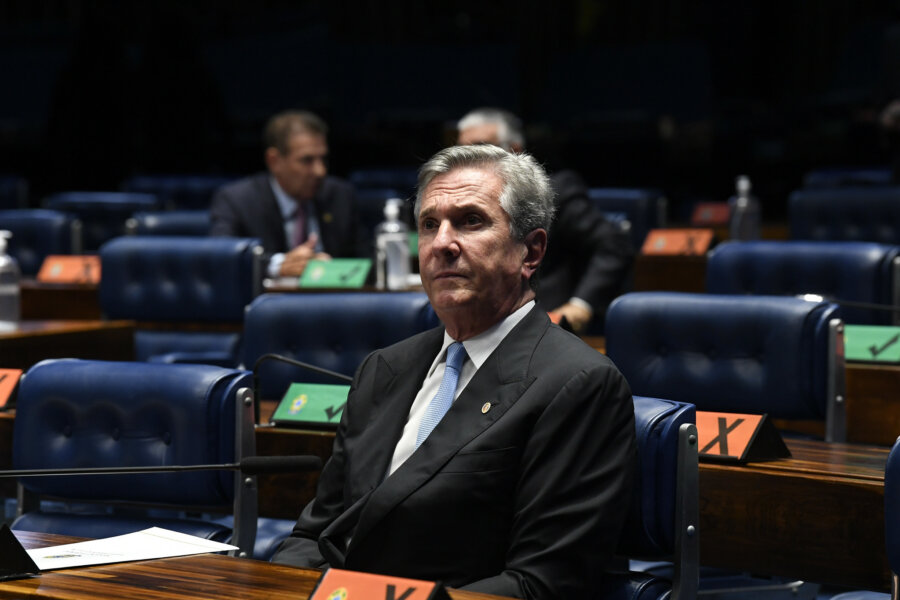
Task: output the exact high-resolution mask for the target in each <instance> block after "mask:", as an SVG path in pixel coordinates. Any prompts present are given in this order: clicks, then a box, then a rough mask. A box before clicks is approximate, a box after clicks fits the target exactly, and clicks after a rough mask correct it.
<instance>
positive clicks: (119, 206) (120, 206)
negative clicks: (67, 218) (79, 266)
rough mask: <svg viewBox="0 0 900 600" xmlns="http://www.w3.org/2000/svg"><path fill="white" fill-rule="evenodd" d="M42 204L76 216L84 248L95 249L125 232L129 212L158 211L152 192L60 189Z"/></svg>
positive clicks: (158, 206) (89, 250) (157, 202)
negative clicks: (70, 190) (80, 225)
mask: <svg viewBox="0 0 900 600" xmlns="http://www.w3.org/2000/svg"><path fill="white" fill-rule="evenodd" d="M44 206H45V207H46V208H50V209H53V210H61V211H64V212H70V213H73V214H75V215H77V216H78V218H79V219H80V220H81V224H82V241H83V246H84V250H85V251H87V252H96V251H97V250H98V249H99V248H100V246H102V245H103V243H104V242H107V241H109V240H111V239H112V238H114V237H117V236H120V235H125V233H126V227H125V223H126V221H127V220H128V218H129V217H131V215H132V214H134V213H135V212H138V211H142V210H158V209H159V208H160V203H159V200H158V199H157V198H156V196H154V195H152V194H139V193H132V192H62V193H59V194H54V195H52V196H50V197H48V198H47V199H46V200H45V201H44Z"/></svg>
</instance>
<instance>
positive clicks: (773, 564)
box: [700, 439, 890, 590]
mask: <svg viewBox="0 0 900 600" xmlns="http://www.w3.org/2000/svg"><path fill="white" fill-rule="evenodd" d="M785 441H786V442H787V445H788V447H789V448H790V450H791V453H792V455H793V456H792V458H790V459H780V460H775V461H771V462H764V463H755V464H750V465H743V466H739V465H723V464H715V463H705V462H704V463H701V465H700V561H701V563H702V564H704V565H709V566H714V567H727V568H740V569H744V570H748V571H751V572H755V573H765V574H772V575H784V576H787V577H797V578H800V579H805V580H808V581H817V582H822V583H832V584H835V585H846V586H851V587H860V588H867V589H882V590H889V589H890V571H889V568H888V564H887V558H886V556H885V546H884V544H885V542H884V465H885V462H886V460H887V455H888V452H889V449H888V448H881V447H876V446H863V445H852V444H827V443H825V442H820V441H812V440H791V439H787V440H785Z"/></svg>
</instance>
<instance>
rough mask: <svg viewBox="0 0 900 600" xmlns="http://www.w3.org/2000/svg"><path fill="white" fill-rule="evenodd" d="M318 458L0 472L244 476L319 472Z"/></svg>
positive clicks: (2, 474) (20, 474) (0, 475)
mask: <svg viewBox="0 0 900 600" xmlns="http://www.w3.org/2000/svg"><path fill="white" fill-rule="evenodd" d="M321 468H322V459H321V458H319V457H318V456H248V457H246V458H243V459H241V462H239V463H223V464H218V465H161V466H149V467H75V468H70V469H18V470H11V471H0V478H4V477H40V476H53V477H56V476H58V475H139V474H142V473H181V472H184V471H241V472H242V473H245V474H247V475H264V474H268V473H291V472H296V471H318V470H319V469H321Z"/></svg>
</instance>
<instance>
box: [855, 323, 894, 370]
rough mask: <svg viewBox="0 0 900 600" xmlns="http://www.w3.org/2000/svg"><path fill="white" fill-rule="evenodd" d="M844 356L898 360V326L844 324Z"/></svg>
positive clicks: (862, 358)
mask: <svg viewBox="0 0 900 600" xmlns="http://www.w3.org/2000/svg"><path fill="white" fill-rule="evenodd" d="M844 356H845V357H846V359H847V360H850V361H854V360H855V361H864V362H873V361H875V362H891V363H897V362H900V327H894V326H887V325H845V326H844Z"/></svg>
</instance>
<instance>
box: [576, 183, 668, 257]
mask: <svg viewBox="0 0 900 600" xmlns="http://www.w3.org/2000/svg"><path fill="white" fill-rule="evenodd" d="M588 197H589V198H590V199H591V200H592V201H593V203H594V206H596V207H597V210H599V211H600V212H603V213H613V214H614V215H616V216H615V217H614V220H618V218H619V215H624V216H625V219H627V221H628V223H629V226H630V229H629V234H630V235H631V243H632V244H633V245H634V247H635V248H640V247H641V246H642V245H643V243H644V238H645V237H647V233H649V231H650V230H651V229H656V228H658V227H665V224H666V205H667V202H666V198H665V196H663V194H662V192H660V191H659V190H653V189H639V188H590V189H588Z"/></svg>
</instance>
